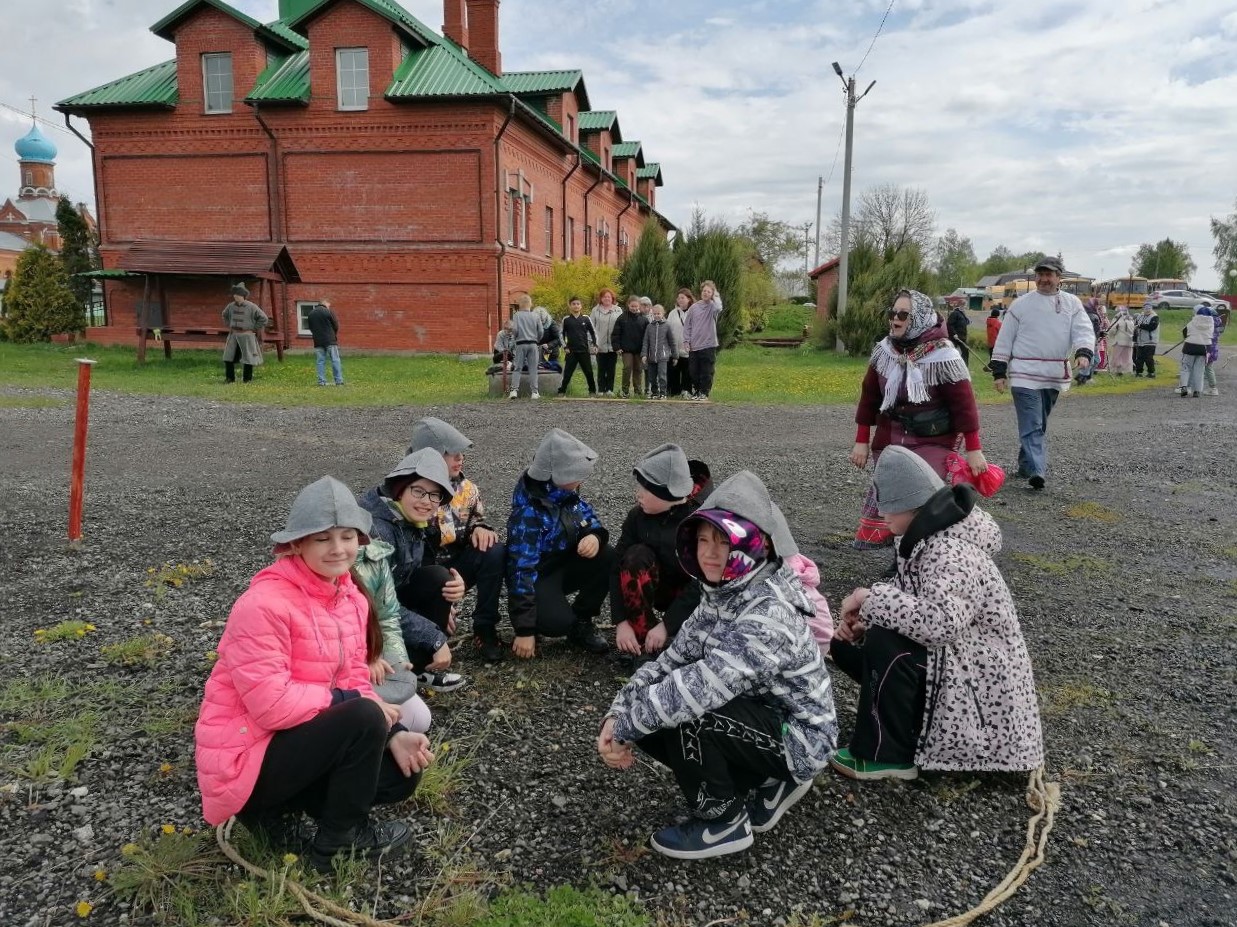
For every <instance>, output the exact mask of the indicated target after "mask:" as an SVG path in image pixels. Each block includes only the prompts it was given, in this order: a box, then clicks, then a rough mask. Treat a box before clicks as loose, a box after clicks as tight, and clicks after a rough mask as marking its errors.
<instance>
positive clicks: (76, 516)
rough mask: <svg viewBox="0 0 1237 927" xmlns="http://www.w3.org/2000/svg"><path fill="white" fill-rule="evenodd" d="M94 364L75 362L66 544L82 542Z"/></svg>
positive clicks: (91, 362) (83, 360)
mask: <svg viewBox="0 0 1237 927" xmlns="http://www.w3.org/2000/svg"><path fill="white" fill-rule="evenodd" d="M94 364H95V362H94V361H92V360H90V359H88V358H85V357H79V358H78V359H77V416H76V418H75V420H74V426H73V473H72V476H71V478H70V481H69V540H70V541H71V542H74V543H76V542H77V541H80V540H81V539H82V502H83V500H84V497H85V494H86V485H85V483H86V427H87V423H88V421H89V418H90V368H91V367H93V366H94Z"/></svg>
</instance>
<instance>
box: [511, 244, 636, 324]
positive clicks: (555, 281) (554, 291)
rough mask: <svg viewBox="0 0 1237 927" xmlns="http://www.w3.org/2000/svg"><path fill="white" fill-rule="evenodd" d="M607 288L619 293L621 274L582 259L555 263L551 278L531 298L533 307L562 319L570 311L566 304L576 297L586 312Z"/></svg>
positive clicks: (591, 260) (540, 282)
mask: <svg viewBox="0 0 1237 927" xmlns="http://www.w3.org/2000/svg"><path fill="white" fill-rule="evenodd" d="M604 287H609V288H610V289H612V290H618V271H617V270H615V269H614V268H613V267H611V266H610V265H609V264H595V263H593V259H592V258H588V257H582V258H577V259H575V260H574V261H555V262H554V264H553V266H552V267H551V269H550V275H549V276H548V277H542V278H541V279H540V280H538V281H537V283H536V285H535V286H533V289H532V291H531V292H530V293H529V295H530V296H532V298H533V305H534V306H545V307H546V308H547V309H549V310H550V313H551V314H552V315H555V316H560V315H562V314H564V313H565V312H566V311H567V303H568V301H569V300H570V299H571V297H573V296H578V297H580V299H582V300H584V310H585V311H586V312H587V311H588V310H589V309H590V308H592V306H593V305H594V303H596V301H597V294H598V292H600V291H601V290H602V289H603V288H604Z"/></svg>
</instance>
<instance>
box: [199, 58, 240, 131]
mask: <svg viewBox="0 0 1237 927" xmlns="http://www.w3.org/2000/svg"><path fill="white" fill-rule="evenodd" d="M212 59H214V60H224V59H226V60H227V62H228V82H229V83H230V84H231V85H232V86H231V88H230V89H229V90H228V105H227V107H226V108H212V107H211V102H210V97H211V89H210V77H209V74H208V71H207V63H208V62H209V61H211V60H212ZM235 102H236V75H235V72H234V71H233V70H232V53H231V52H206V53H205V54H204V55H202V111H203V112H204V113H206V114H207V115H208V116H220V115H224V114H226V113H230V112H232V105H233V104H234V103H235Z"/></svg>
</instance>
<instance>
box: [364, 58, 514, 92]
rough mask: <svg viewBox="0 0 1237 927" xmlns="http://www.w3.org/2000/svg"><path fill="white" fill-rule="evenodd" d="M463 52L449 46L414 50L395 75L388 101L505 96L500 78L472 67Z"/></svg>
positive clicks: (477, 67) (482, 69)
mask: <svg viewBox="0 0 1237 927" xmlns="http://www.w3.org/2000/svg"><path fill="white" fill-rule="evenodd" d="M461 57H462V52H457V51H455V50H454V49H452V48H450V47H448V46H445V45H435V46H434V47H432V48H425V49H420V50H418V51H414V52H413V53H412V54H410V55H409V56H408V57H407V58H405V59H404V61H403V63H402V64H400V66H399V69H398V70H396V72H395V77H394V79H393V80H392V81H391V86H389V87H388V88H387V91H386V96H387V98H388V99H401V98H406V97H430V96H434V97H439V96H471V95H476V94H482V95H494V94H501V93H505V92H506V91H505V90H504V88H503V86H502V84H501V83H499V81H498V79H497V78H496V77H494V75H493V74H490V72H489V71H486V70H485V69H484V68H482V67H479V66H475V65H474V66H473V67H469V66H468V63H467V62H465V61H462V60H461Z"/></svg>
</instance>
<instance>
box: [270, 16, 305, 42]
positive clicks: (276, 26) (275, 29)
mask: <svg viewBox="0 0 1237 927" xmlns="http://www.w3.org/2000/svg"><path fill="white" fill-rule="evenodd" d="M262 31H263V34H264V35H266V34H269V35H271V36H273V37H275V38H277V39H282V40H283V41H284V42H286V43H287V44H288V45H290V46H291V47H292V48H299V49H305V48H309V40H308V39H307V38H305V36H303V35H301V34H300V33H299V32H294V31H292V29H290V28H288V23H287V22H286V21H285V20H282V19H276V20H274V21H273V22H269V23H267V24H266V25H264V26H263V27H262Z"/></svg>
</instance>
